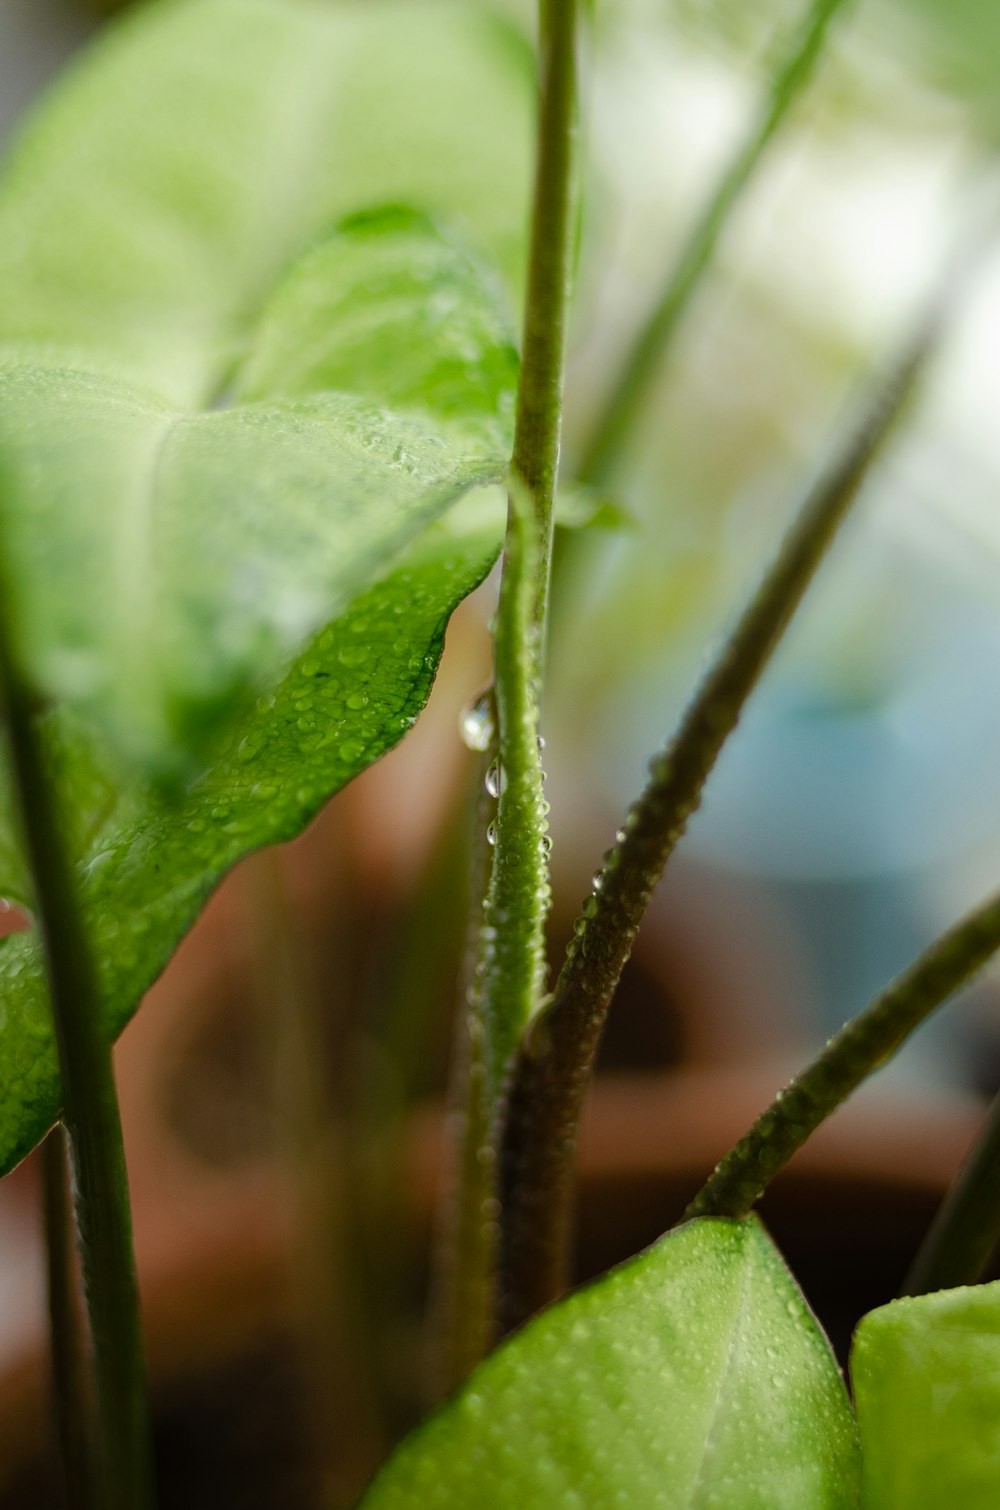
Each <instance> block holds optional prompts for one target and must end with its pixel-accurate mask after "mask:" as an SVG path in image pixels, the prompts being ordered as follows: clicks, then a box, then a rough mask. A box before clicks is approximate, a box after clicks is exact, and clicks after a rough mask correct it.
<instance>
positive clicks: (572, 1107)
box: [501, 280, 951, 1327]
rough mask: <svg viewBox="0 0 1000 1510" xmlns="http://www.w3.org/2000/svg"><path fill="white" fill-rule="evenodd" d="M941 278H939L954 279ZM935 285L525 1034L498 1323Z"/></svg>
mask: <svg viewBox="0 0 1000 1510" xmlns="http://www.w3.org/2000/svg"><path fill="white" fill-rule="evenodd" d="M950 286H951V284H950V280H949V284H948V285H947V287H948V288H949V289H950ZM946 302H947V294H946V295H945V296H944V298H942V297H940V296H939V297H938V298H936V299H935V301H934V303H933V305H932V307H931V309H930V311H929V312H928V313H927V314H926V315H925V317H924V319H923V320H922V321H921V322H920V324H919V327H918V330H917V332H916V334H915V335H913V336H911V338H910V339H909V340H908V341H907V342H906V344H905V346H904V349H903V350H902V352H901V353H900V355H899V356H898V358H897V360H896V361H895V362H894V363H893V364H892V366H891V368H890V371H889V374H888V376H887V378H884V379H883V380H882V382H881V383H880V385H879V386H878V387H877V389H876V391H875V392H874V394H873V395H872V396H870V397H869V398H868V400H867V402H866V403H865V405H864V407H863V409H862V412H861V415H860V419H859V421H858V422H857V423H856V425H855V427H854V429H853V431H852V433H850V434H849V436H848V438H847V440H846V442H845V443H844V444H842V445H841V446H840V448H839V449H838V450H837V452H836V453H835V454H834V456H833V458H832V461H831V462H830V464H829V465H828V466H827V467H826V468H825V469H824V470H823V471H822V472H821V474H820V477H819V479H818V480H817V482H816V483H815V484H814V486H813V487H812V488H811V490H810V491H809V493H808V495H807V497H806V500H805V503H804V505H803V507H802V509H801V510H800V512H799V514H798V517H797V519H796V521H795V523H794V524H793V526H792V528H791V531H790V532H789V534H788V536H787V538H786V540H785V542H784V544H783V546H782V548H781V550H780V551H779V553H778V556H777V558H776V559H775V561H774V563H773V565H772V566H771V568H770V570H769V571H768V573H767V575H766V576H765V578H764V580H763V582H762V584H761V586H760V588H759V589H758V591H757V593H756V595H755V596H754V597H753V598H752V600H751V602H750V604H749V605H748V607H747V608H746V609H745V611H744V613H743V616H742V617H741V618H740V620H739V621H738V623H737V625H736V628H735V630H734V631H733V633H732V634H731V635H730V637H729V638H728V640H727V641H726V643H725V644H724V646H723V648H722V650H721V652H720V653H719V655H718V656H717V657H716V659H715V662H714V663H713V665H712V666H711V667H710V669H709V671H708V674H707V676H706V677H705V679H704V681H703V682H702V685H701V687H700V688H699V690H698V691H697V693H696V694H695V697H694V699H693V701H692V702H691V703H690V705H689V707H688V709H687V711H686V713H685V714H684V716H683V719H682V721H681V725H680V728H679V730H678V732H677V734H676V735H675V737H674V739H673V741H672V742H671V743H670V744H669V745H668V746H667V748H666V749H665V751H664V752H663V753H662V754H660V755H659V756H658V757H657V758H656V759H655V760H654V761H653V763H652V766H651V777H650V781H649V783H648V785H647V787H646V789H645V791H644V792H643V793H642V795H641V796H640V797H639V799H638V801H637V802H636V803H635V804H634V806H633V807H632V809H631V811H630V813H629V815H628V818H627V819H626V823H625V826H624V828H623V829H622V830H620V832H619V835H618V843H617V845H616V847H615V848H614V849H612V850H609V851H608V853H607V855H606V856H605V861H604V867H603V869H602V870H601V872H600V874H599V875H598V876H597V878H596V879H595V891H594V894H593V895H592V896H591V897H589V898H588V900H587V902H586V904H585V906H584V910H583V914H582V916H581V918H580V919H579V920H578V922H577V925H576V934H575V937H574V939H573V941H572V943H571V945H570V949H569V952H568V954H567V957H566V962H565V964H564V966H563V969H562V972H561V974H560V977H559V981H558V983H557V986H556V990H555V994H554V996H553V999H552V1001H551V1003H550V1005H549V1006H548V1008H547V1009H546V1012H545V1014H544V1017H543V1018H542V1019H541V1020H540V1021H539V1022H537V1023H536V1024H535V1025H534V1027H533V1030H532V1032H531V1033H530V1035H529V1037H528V1039H527V1040H526V1041H525V1043H524V1045H523V1046H522V1049H521V1052H520V1054H519V1057H518V1060H517V1064H516V1067H515V1071H514V1076H513V1084H512V1089H511V1097H510V1112H509V1121H508V1133H507V1139H506V1145H505V1148H504V1152H503V1160H502V1166H501V1183H502V1191H501V1199H502V1201H503V1205H504V1212H505V1228H504V1237H505V1242H504V1256H503V1260H502V1279H501V1289H502V1293H503V1294H504V1295H505V1297H506V1299H505V1301H504V1320H505V1325H506V1326H507V1327H513V1326H516V1325H519V1324H520V1323H521V1322H522V1321H524V1320H525V1319H526V1318H527V1317H528V1316H530V1315H532V1314H533V1313H534V1312H535V1311H536V1310H538V1309H539V1308H540V1307H541V1306H542V1305H545V1304H547V1303H548V1302H549V1301H551V1300H553V1299H555V1297H556V1296H557V1295H558V1294H560V1293H561V1291H562V1289H563V1288H564V1287H565V1283H566V1276H567V1263H568V1259H567V1254H568V1246H569V1234H570V1226H571V1200H572V1173H573V1159H574V1154H575V1146H576V1137H577V1128H578V1125H579V1120H580V1114H581V1111H582V1107H583V1099H584V1095H585V1093H586V1089H587V1086H588V1084H589V1081H590V1075H591V1070H592V1067H593V1061H594V1057H595V1054H596V1051H597V1045H598V1041H599V1039H600V1035H601V1031H602V1029H603V1026H604V1021H605V1018H606V1016H607V1012H608V1008H609V1006H610V1003H611V998H612V996H613V994H614V991H615V988H616V987H617V984H618V981H619V978H620V976H621V972H622V969H623V968H624V965H625V962H626V960H627V959H628V956H629V953H630V952H631V948H632V941H633V939H634V937H635V934H636V932H637V930H638V927H639V923H640V921H641V919H642V916H643V914H644V912H645V910H646V906H647V904H648V902H649V898H650V896H651V894H652V891H653V888H654V886H655V885H656V883H657V882H658V881H659V879H660V877H661V875H662V873H663V869H664V866H665V865H666V863H667V860H668V859H669V857H670V855H671V854H672V852H673V850H674V847H675V846H676V844H677V841H678V840H679V838H680V837H681V834H682V833H683V830H684V827H685V825H686V823H687V820H688V818H689V817H690V815H691V813H692V812H693V811H694V809H695V807H696V806H697V804H698V802H699V801H700V799H701V794H702V790H703V788H704V785H705V782H706V780H707V778H708V775H709V773H710V772H711V770H712V767H713V766H714V764H715V761H716V758H717V757H718V754H719V752H720V750H721V749H722V746H723V745H724V743H725V741H726V739H727V738H728V736H729V735H730V733H731V732H732V731H733V729H734V728H735V727H736V723H737V721H738V719H739V717H740V714H741V712H742V710H743V706H744V704H745V703H746V700H747V698H748V697H749V695H750V693H751V691H752V690H753V688H754V686H755V685H756V683H757V680H758V678H759V677H760V675H761V673H762V672H763V670H764V668H765V666H766V665H767V663H768V660H769V659H770V656H771V654H772V652H773V650H774V649H775V647H776V645H777V644H778V642H779V640H780V638H781V635H782V633H783V632H784V629H785V627H786V625H787V623H788V621H789V619H790V618H791V616H792V614H793V612H794V611H795V608H796V607H797V606H798V603H799V602H800V600H801V598H802V596H803V594H804V592H805V590H806V588H807V586H808V585H809V582H810V581H811V579H812V577H813V574H814V573H815V571H816V568H817V567H818V565H819V563H820V561H821V560H822V559H823V555H824V553H825V551H826V549H827V547H828V545H829V544H830V541H831V540H832V538H833V535H834V533H835V531H836V529H837V527H838V525H839V524H840V522H841V520H842V518H843V517H844V514H845V513H846V511H847V509H848V507H849V505H850V503H851V501H852V500H853V498H854V497H855V495H856V493H857V491H858V488H859V487H860V485H861V482H862V481H863V479H864V477H865V475H866V473H867V471H868V468H869V467H870V465H871V463H872V461H873V459H874V458H875V456H876V454H877V452H878V450H879V447H880V446H881V444H882V441H883V440H884V438H885V436H886V434H887V433H888V431H889V428H890V426H891V424H892V421H893V420H894V419H895V417H896V415H897V414H898V412H899V410H900V407H901V405H902V403H903V401H904V399H905V397H906V395H907V394H908V393H909V391H910V388H911V386H912V384H913V382H914V379H915V378H916V376H917V373H918V372H919V371H920V369H921V367H922V365H923V363H924V361H925V359H926V357H927V354H928V352H929V350H930V348H931V346H932V343H933V341H934V339H935V336H936V334H937V331H938V329H939V327H940V323H941V320H942V318H943V315H944V307H945V304H946Z"/></svg>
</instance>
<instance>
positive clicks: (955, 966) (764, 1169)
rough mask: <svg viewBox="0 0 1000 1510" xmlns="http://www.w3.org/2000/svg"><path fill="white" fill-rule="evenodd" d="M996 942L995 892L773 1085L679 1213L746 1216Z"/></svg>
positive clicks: (999, 908) (999, 940)
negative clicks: (779, 1085) (778, 1087)
mask: <svg viewBox="0 0 1000 1510" xmlns="http://www.w3.org/2000/svg"><path fill="white" fill-rule="evenodd" d="M998 948H1000V894H998V895H995V896H992V897H990V898H989V900H988V901H987V902H985V903H984V904H983V905H982V906H981V907H979V908H978V909H977V910H976V911H975V912H972V913H970V914H969V916H968V917H966V918H965V919H963V921H962V922H961V923H959V924H957V926H956V927H954V928H952V929H951V930H950V931H949V932H948V933H945V934H943V935H942V937H941V938H939V939H937V940H936V941H935V942H934V943H933V944H931V946H930V947H929V948H928V949H926V950H925V951H924V953H923V954H921V955H920V957H919V958H918V959H917V960H916V961H915V962H914V963H913V964H912V965H911V966H910V968H909V969H908V970H907V971H905V972H904V974H903V975H901V976H900V977H899V978H898V979H897V980H896V981H894V982H893V983H892V984H891V985H890V986H887V987H886V989H885V990H884V991H883V992H882V994H881V995H880V996H877V997H876V998H875V1000H874V1001H873V1002H872V1003H871V1004H870V1005H869V1006H867V1007H866V1008H865V1010H864V1011H863V1012H860V1013H859V1014H858V1016H857V1017H855V1018H852V1020H851V1021H850V1022H848V1023H846V1024H845V1026H844V1027H843V1028H841V1030H840V1032H839V1033H837V1034H836V1036H835V1037H833V1038H831V1039H830V1042H829V1043H828V1044H827V1045H826V1047H825V1048H824V1049H823V1051H822V1052H821V1053H820V1054H819V1055H818V1056H817V1057H816V1058H815V1059H814V1060H813V1062H812V1064H811V1065H809V1066H808V1068H807V1069H805V1070H803V1071H802V1073H801V1074H800V1075H796V1077H795V1079H794V1080H792V1081H791V1082H790V1084H789V1085H788V1086H786V1088H785V1089H784V1090H783V1091H779V1092H778V1095H777V1096H776V1097H775V1099H774V1101H772V1103H771V1105H770V1106H769V1107H768V1108H767V1110H766V1111H765V1112H763V1113H762V1114H761V1115H760V1116H759V1117H758V1118H757V1120H756V1122H755V1123H754V1125H753V1127H752V1128H751V1129H750V1131H749V1132H748V1133H747V1134H746V1136H745V1137H744V1138H741V1139H740V1141H739V1143H737V1145H736V1147H735V1148H734V1149H733V1150H732V1151H731V1152H730V1153H728V1154H727V1155H726V1157H725V1158H724V1159H723V1160H722V1162H721V1164H719V1165H718V1166H717V1168H716V1170H715V1172H714V1174H713V1175H712V1177H711V1179H710V1180H709V1181H708V1183H707V1184H706V1185H705V1186H704V1188H703V1189H702V1190H701V1191H700V1192H699V1194H698V1195H696V1196H695V1198H694V1200H693V1201H692V1202H691V1204H690V1206H689V1207H688V1208H687V1211H686V1213H685V1216H687V1217H693V1216H745V1215H746V1213H747V1212H748V1211H749V1210H750V1208H751V1206H753V1205H754V1203H755V1202H756V1201H757V1200H759V1198H760V1196H761V1195H762V1194H763V1192H764V1190H765V1188H766V1187H767V1186H768V1185H769V1184H770V1182H771V1181H772V1180H773V1179H774V1176H775V1175H776V1174H777V1173H778V1171H779V1170H780V1169H782V1168H784V1166H785V1165H786V1164H787V1163H788V1160H789V1159H790V1158H791V1157H792V1155H793V1154H794V1153H796V1152H797V1151H798V1149H800V1148H801V1147H802V1145H803V1143H805V1141H806V1139H807V1138H808V1137H809V1136H810V1135H811V1134H812V1133H814V1132H815V1131H816V1128H817V1127H819V1125H820V1123H821V1122H823V1121H825V1119H826V1118H827V1117H828V1116H829V1115H830V1113H831V1112H833V1111H835V1110H836V1108H837V1107H838V1106H839V1105H840V1104H841V1102H842V1101H845V1100H846V1099H847V1097H848V1096H849V1095H850V1094H851V1092H852V1091H855V1090H857V1088H858V1086H859V1085H860V1084H861V1083H862V1081H863V1080H866V1079H867V1078H868V1076H869V1075H871V1074H872V1073H873V1072H874V1071H875V1070H877V1069H880V1068H881V1067H882V1065H883V1064H885V1063H886V1061H887V1060H888V1059H891V1057H892V1055H893V1054H895V1052H896V1050H897V1049H898V1048H899V1047H900V1045H901V1044H902V1043H903V1042H905V1040H906V1039H907V1038H908V1037H909V1036H910V1034H911V1033H912V1032H913V1031H914V1029H915V1028H918V1027H919V1026H920V1024H921V1023H922V1022H924V1021H925V1019H926V1018H928V1017H929V1016H930V1014H931V1013H932V1012H933V1011H934V1010H935V1008H937V1007H939V1006H940V1005H941V1003H942V1002H943V1001H945V1000H947V998H948V997H949V996H951V995H952V994H953V993H954V992H955V991H957V990H958V988H959V986H962V985H964V984H965V982H966V981H967V980H968V979H969V977H970V976H972V975H973V974H975V972H976V971H977V970H979V969H981V967H982V966H983V965H984V964H985V963H986V961H987V960H988V959H989V958H990V956H991V955H992V954H993V953H994V952H995V951H996V949H998Z"/></svg>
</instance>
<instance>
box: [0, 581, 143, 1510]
mask: <svg viewBox="0 0 1000 1510" xmlns="http://www.w3.org/2000/svg"><path fill="white" fill-rule="evenodd" d="M10 602H11V594H10V592H9V590H8V584H7V582H6V581H3V582H0V707H2V710H3V712H4V714H5V717H6V724H7V736H8V740H9V745H10V754H11V767H12V774H13V782H14V788H15V791H16V794H17V801H18V808H19V812H20V818H21V824H22V828H23V831H24V840H25V849H26V853H27V857H28V861H29V865H30V870H31V877H32V885H33V890H34V898H35V908H36V914H37V918H38V926H39V929H40V933H41V939H42V947H43V951H44V955H45V966H46V973H47V976H48V985H49V995H50V998H51V1002H52V1014H53V1020H54V1026H55V1038H56V1046H57V1050H58V1055H59V1070H60V1075H61V1078H62V1089H63V1121H64V1123H65V1125H66V1130H67V1132H68V1134H69V1141H70V1150H71V1156H72V1166H73V1184H74V1199H75V1205H76V1221H77V1230H78V1232H79V1240H80V1259H81V1265H82V1269H83V1281H84V1291H85V1295H86V1300H87V1311H88V1317H89V1321H90V1333H91V1338H92V1341H93V1349H94V1375H95V1386H96V1399H97V1416H98V1431H99V1440H100V1447H101V1472H102V1475H103V1484H104V1495H103V1499H102V1506H103V1507H105V1510H146V1507H149V1506H151V1505H152V1504H153V1490H152V1471H151V1462H152V1457H151V1445H150V1429H149V1412H148V1405H147V1400H146V1381H145V1367H144V1362H143V1345H142V1323H141V1319H140V1310H139V1293H138V1284H137V1280H136V1271H135V1255H134V1252H133V1247H132V1221H131V1212H130V1209H129V1200H128V1180H127V1175H126V1169H125V1152H124V1148H123V1145H122V1133H121V1121H120V1118H119V1114H118V1099H117V1096H116V1094H115V1083H114V1072H113V1069H112V1064H111V1047H110V1044H109V1043H108V1040H107V1037H106V1034H105V1031H104V1029H103V1027H102V1015H101V1000H100V994H99V992H98V989H97V984H96V980H95V977H94V972H93V968H92V964H91V960H90V957H89V952H88V949H87V943H86V939H85V936H84V931H83V923H82V919H81V916H80V908H79V901H78V897H77V894H76V887H75V884H74V879H73V873H72V869H71V866H70V862H69V859H68V857H67V855H66V852H65V849H64V846H63V839H62V833H61V831H60V827H59V822H58V819H57V814H56V810H55V806H54V796H53V792H52V791H51V789H50V786H49V782H48V779H47V774H46V771H45V765H44V753H43V750H42V748H41V745H40V741H39V738H38V726H37V723H36V721H35V719H34V717H33V713H34V709H33V706H32V699H31V696H30V694H29V692H28V689H27V687H26V686H25V684H24V682H23V681H22V679H21V676H20V674H19V670H18V668H17V666H16V664H15V661H14V655H13V651H12V643H13V638H12V631H13V625H12V624H11V623H10V622H4V621H3V620H4V618H5V616H6V613H7V612H9V608H8V605H9V604H10Z"/></svg>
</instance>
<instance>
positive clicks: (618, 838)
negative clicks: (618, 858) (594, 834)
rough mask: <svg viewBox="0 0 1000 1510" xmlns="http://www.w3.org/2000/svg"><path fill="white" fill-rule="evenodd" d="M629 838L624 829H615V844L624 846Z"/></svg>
mask: <svg viewBox="0 0 1000 1510" xmlns="http://www.w3.org/2000/svg"><path fill="white" fill-rule="evenodd" d="M627 838H628V834H627V833H626V831H625V829H623V828H618V829H615V842H616V843H617V844H624V843H625V840H626V839H627Z"/></svg>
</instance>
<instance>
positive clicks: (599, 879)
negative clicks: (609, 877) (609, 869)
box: [590, 870, 604, 891]
mask: <svg viewBox="0 0 1000 1510" xmlns="http://www.w3.org/2000/svg"><path fill="white" fill-rule="evenodd" d="M590 884H591V886H593V888H594V890H595V891H600V889H601V887H602V886H603V885H604V872H603V870H595V871H594V874H593V876H592V877H591V881H590Z"/></svg>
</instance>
